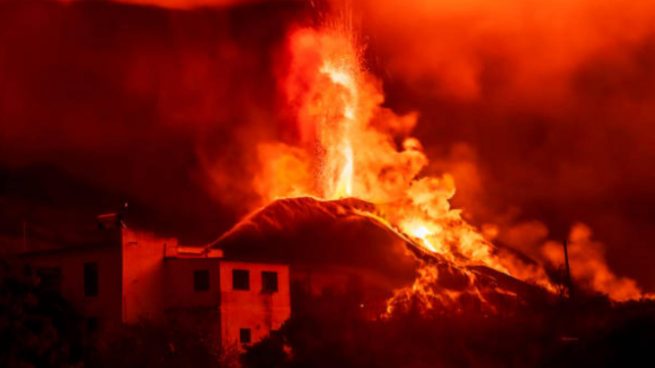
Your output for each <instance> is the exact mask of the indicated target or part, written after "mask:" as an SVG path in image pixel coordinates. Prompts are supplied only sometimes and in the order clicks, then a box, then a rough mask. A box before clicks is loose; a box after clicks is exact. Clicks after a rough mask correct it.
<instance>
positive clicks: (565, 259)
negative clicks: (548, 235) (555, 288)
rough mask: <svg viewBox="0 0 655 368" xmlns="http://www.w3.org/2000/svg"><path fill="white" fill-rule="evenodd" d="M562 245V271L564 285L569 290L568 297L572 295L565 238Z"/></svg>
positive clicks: (571, 281)
mask: <svg viewBox="0 0 655 368" xmlns="http://www.w3.org/2000/svg"><path fill="white" fill-rule="evenodd" d="M563 245H564V272H566V275H564V277H565V279H564V281H565V282H566V287H567V289H568V291H569V298H571V297H572V296H573V280H572V279H571V266H570V265H569V247H568V244H567V242H566V240H565V241H564V243H563Z"/></svg>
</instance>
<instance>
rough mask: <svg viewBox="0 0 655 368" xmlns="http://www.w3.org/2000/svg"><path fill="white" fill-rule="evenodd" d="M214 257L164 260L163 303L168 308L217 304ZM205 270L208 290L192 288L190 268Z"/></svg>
mask: <svg viewBox="0 0 655 368" xmlns="http://www.w3.org/2000/svg"><path fill="white" fill-rule="evenodd" d="M218 264H219V259H218V258H168V259H166V260H165V261H164V268H165V279H164V285H165V287H164V299H165V301H164V305H165V307H166V309H168V310H176V309H184V308H192V309H201V308H216V309H217V308H218V306H219V303H220V298H221V288H220V273H219V266H218ZM195 271H207V272H208V273H209V285H208V286H209V288H208V290H201V291H197V290H195V289H194V272H195Z"/></svg>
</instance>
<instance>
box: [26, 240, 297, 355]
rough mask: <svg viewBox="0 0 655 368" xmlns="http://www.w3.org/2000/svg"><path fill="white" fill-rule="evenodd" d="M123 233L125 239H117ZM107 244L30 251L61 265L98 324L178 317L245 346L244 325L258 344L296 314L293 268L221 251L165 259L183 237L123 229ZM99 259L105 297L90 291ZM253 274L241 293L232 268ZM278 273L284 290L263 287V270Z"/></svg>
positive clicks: (42, 262)
mask: <svg viewBox="0 0 655 368" xmlns="http://www.w3.org/2000/svg"><path fill="white" fill-rule="evenodd" d="M119 233H120V234H121V238H122V240H119V239H118V234H119ZM115 235H116V237H114V238H112V239H111V244H108V245H107V246H104V247H89V248H76V249H67V250H64V251H61V252H50V253H48V252H43V253H35V254H32V255H29V256H25V257H24V259H25V261H26V263H28V264H30V265H31V266H32V268H33V269H34V270H36V269H38V268H41V267H48V268H52V267H56V268H58V269H59V270H60V272H61V279H60V288H59V290H60V291H61V293H62V295H63V296H64V297H65V298H66V299H68V300H69V301H70V302H71V303H72V304H73V305H74V306H75V307H76V308H78V310H79V311H80V312H81V313H82V314H83V315H84V316H86V317H89V318H97V322H98V327H100V328H103V329H105V327H108V326H112V325H113V326H118V325H119V324H120V322H123V323H136V322H139V321H142V320H148V321H152V322H172V323H177V324H178V326H179V327H183V328H188V329H191V330H193V331H199V332H200V333H201V334H202V335H203V336H205V338H206V339H207V341H210V342H211V345H212V346H215V347H217V348H218V347H219V346H221V345H222V346H223V347H227V348H229V346H230V345H232V346H236V347H240V330H241V329H249V330H250V336H251V342H253V343H254V342H257V341H258V340H261V339H262V338H263V337H264V336H266V335H268V334H269V333H270V331H271V330H276V329H279V328H280V327H281V326H282V324H283V323H284V322H285V321H286V320H287V319H288V318H289V316H290V313H291V306H290V290H289V268H288V266H286V265H280V264H264V263H250V262H235V261H226V260H224V259H222V258H219V256H218V255H217V254H209V256H207V255H202V253H198V254H197V255H189V253H176V255H175V256H169V257H167V256H166V249H167V248H169V249H170V248H175V247H177V240H176V239H162V238H157V237H155V236H154V235H152V234H148V233H142V232H138V231H134V230H131V229H126V228H124V229H117V233H116V234H115ZM87 262H95V263H96V264H97V269H98V295H97V296H85V293H84V264H85V263H87ZM234 269H242V270H247V271H248V272H249V275H250V277H249V279H250V285H249V286H250V287H249V290H234V288H233V279H232V271H233V270H234ZM199 270H204V271H207V272H208V281H209V283H208V285H207V290H196V288H194V284H195V282H194V271H199ZM264 271H269V272H275V273H276V274H277V291H274V292H265V291H263V290H262V272H264Z"/></svg>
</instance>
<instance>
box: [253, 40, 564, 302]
mask: <svg viewBox="0 0 655 368" xmlns="http://www.w3.org/2000/svg"><path fill="white" fill-rule="evenodd" d="M357 45H358V43H357V42H356V39H355V37H354V34H353V32H351V31H350V30H349V29H348V28H347V27H327V28H322V29H314V28H302V29H297V30H295V31H294V32H292V33H291V34H290V35H289V40H288V52H289V60H290V62H289V67H288V68H289V69H288V70H287V73H286V74H285V78H284V79H283V80H282V83H281V84H282V86H283V89H284V93H285V94H286V97H287V100H288V103H289V106H290V107H291V108H292V109H293V116H294V118H295V119H294V127H293V130H294V131H296V132H297V140H296V141H295V142H294V143H293V144H283V143H280V142H271V143H266V144H262V145H260V147H259V152H260V158H261V160H260V161H261V165H262V169H261V171H260V175H258V176H257V178H256V183H255V185H256V188H257V189H258V191H259V194H260V195H261V196H262V197H263V198H264V199H265V200H267V201H270V200H273V199H276V198H282V197H290V196H299V195H309V196H314V197H318V198H323V199H339V198H344V197H357V198H360V199H363V200H366V201H368V202H371V203H373V204H375V206H376V208H377V210H378V213H376V216H380V217H381V218H383V219H384V221H385V222H386V223H388V224H390V226H392V227H393V228H394V229H395V230H396V231H398V232H400V233H402V234H404V235H406V236H407V237H409V238H411V239H413V240H414V242H415V243H416V244H419V245H420V246H421V248H422V251H424V252H427V253H429V254H438V255H439V256H440V257H443V258H444V259H447V260H448V261H450V262H452V263H454V264H456V265H458V266H462V269H466V268H467V267H469V266H475V265H483V266H486V267H489V268H492V269H494V270H496V271H499V272H502V273H505V274H509V275H512V276H514V277H516V278H519V279H521V280H524V281H527V282H531V283H533V284H537V285H539V286H541V287H543V288H545V289H547V290H549V291H555V287H554V286H553V285H552V284H551V282H550V281H549V278H548V277H547V276H546V273H545V271H544V269H543V268H542V267H540V266H537V265H534V264H530V265H527V264H525V263H522V262H519V261H517V259H516V258H515V257H514V256H511V255H508V254H503V253H502V252H498V251H497V250H496V249H495V248H494V246H493V245H492V244H491V243H490V242H489V241H488V240H487V239H485V237H483V235H482V234H481V233H480V232H479V231H478V230H477V229H476V228H475V227H474V226H472V225H470V224H468V223H467V222H466V221H465V220H464V219H463V218H462V216H461V211H460V210H457V209H453V208H451V204H450V199H451V198H452V197H453V195H454V194H455V183H454V180H453V178H452V177H451V176H450V175H448V174H443V175H441V176H429V175H425V174H424V173H423V171H424V170H425V169H426V167H427V165H428V159H427V157H426V155H425V154H424V152H423V149H422V146H421V143H420V142H419V141H418V140H417V139H416V138H414V137H412V136H411V135H410V134H411V131H412V129H413V127H414V126H415V124H416V119H417V115H416V114H414V113H410V114H407V115H398V114H396V113H394V112H393V111H391V110H389V109H387V108H385V107H383V106H382V103H383V101H384V96H383V94H382V92H381V85H380V82H379V81H378V80H377V79H376V78H375V77H374V76H372V75H371V74H370V73H369V72H367V71H366V70H365V69H364V67H363V66H362V62H361V59H362V58H361V49H359V48H358V46H357ZM468 277H469V279H470V281H471V280H472V279H473V278H474V275H473V274H472V273H469V274H468ZM437 278H438V271H437V269H436V268H430V266H429V265H426V266H425V268H424V269H422V270H420V272H419V276H418V277H417V279H416V281H415V283H414V285H412V286H411V287H409V288H407V289H406V290H400V291H398V293H397V294H396V296H395V297H394V298H393V299H392V300H391V301H390V303H389V305H390V307H393V306H394V305H395V304H396V303H397V302H398V301H399V300H401V299H406V297H407V295H409V294H414V295H420V296H422V297H423V298H424V299H425V300H428V301H429V302H427V303H425V304H427V305H429V306H433V304H434V303H432V302H431V301H434V300H440V301H449V302H450V303H452V302H453V300H456V299H457V297H458V295H451V294H449V293H445V292H444V293H439V291H438V290H435V288H433V287H429V285H431V284H433V283H434V280H435V279H437ZM470 284H473V283H472V282H471V283H470ZM471 293H472V294H476V295H478V296H479V295H480V293H479V292H478V291H477V290H471ZM427 294H430V296H431V298H427V297H426V295H427ZM435 296H436V298H435ZM440 304H442V305H443V304H446V303H445V302H444V303H440Z"/></svg>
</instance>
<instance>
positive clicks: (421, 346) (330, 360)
mask: <svg viewBox="0 0 655 368" xmlns="http://www.w3.org/2000/svg"><path fill="white" fill-rule="evenodd" d="M582 298H583V297H580V299H579V300H576V301H575V303H572V302H567V303H562V304H556V305H549V306H539V307H534V306H524V307H523V308H522V309H519V310H512V311H511V312H510V313H504V312H499V313H497V314H495V315H488V316H485V315H481V314H480V315H475V314H470V313H466V314H452V315H451V314H447V313H445V314H434V315H429V314H428V315H427V316H426V315H425V314H423V315H421V314H420V313H417V312H416V311H412V310H411V308H409V309H408V310H406V311H405V312H403V313H402V314H398V315H394V316H393V317H391V318H387V319H375V320H371V319H370V318H368V317H366V316H365V315H364V314H363V313H362V311H361V308H360V306H359V305H358V304H355V303H349V302H348V299H347V298H346V299H335V298H331V297H318V298H315V299H313V301H312V302H311V303H306V304H305V305H304V308H303V309H302V310H300V311H298V310H296V311H295V312H296V313H295V314H294V316H293V317H292V318H291V319H290V320H289V321H288V322H287V324H286V325H285V326H284V327H283V329H282V330H281V331H280V332H278V333H276V334H274V335H272V336H271V337H269V338H268V339H266V340H264V341H262V342H261V343H259V344H257V345H255V346H253V347H252V348H250V349H249V350H248V352H247V353H246V354H245V356H244V358H243V363H244V365H245V366H246V367H294V368H299V367H435V366H436V367H619V366H620V367H625V366H654V365H653V364H655V359H654V358H653V355H652V352H651V350H652V349H651V347H652V346H655V345H654V344H655V305H653V304H652V303H646V302H644V303H632V304H626V305H620V306H612V305H610V304H609V303H608V302H607V301H606V300H605V299H603V298H591V297H589V298H587V297H584V298H585V299H582Z"/></svg>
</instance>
